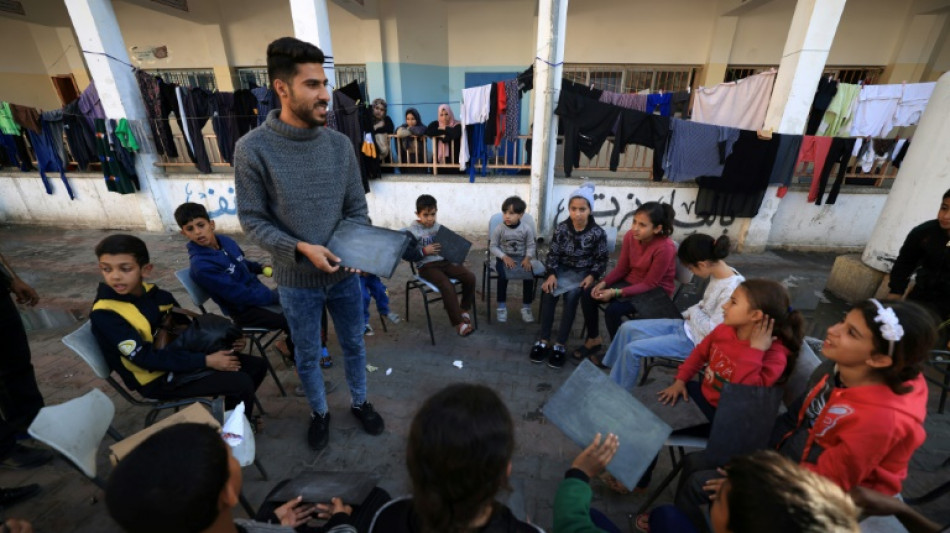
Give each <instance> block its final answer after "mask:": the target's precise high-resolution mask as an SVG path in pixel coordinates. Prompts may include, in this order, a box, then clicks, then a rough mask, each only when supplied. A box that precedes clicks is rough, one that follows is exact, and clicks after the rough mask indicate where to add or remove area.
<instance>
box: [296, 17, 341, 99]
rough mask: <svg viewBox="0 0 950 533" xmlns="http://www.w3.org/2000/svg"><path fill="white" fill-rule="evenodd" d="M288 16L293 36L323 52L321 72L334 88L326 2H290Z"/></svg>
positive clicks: (334, 79)
mask: <svg viewBox="0 0 950 533" xmlns="http://www.w3.org/2000/svg"><path fill="white" fill-rule="evenodd" d="M290 16H291V17H292V18H293V20H294V36H295V37H297V38H298V39H300V40H301V41H307V42H308V43H313V44H315V45H317V46H318V47H319V48H320V50H323V55H324V56H326V60H325V61H324V62H323V71H324V72H325V73H326V75H327V79H328V80H330V83H331V84H333V85H334V86H335V85H336V69H335V68H333V65H334V61H333V42H332V40H331V39H330V14H329V12H328V11H327V0H290Z"/></svg>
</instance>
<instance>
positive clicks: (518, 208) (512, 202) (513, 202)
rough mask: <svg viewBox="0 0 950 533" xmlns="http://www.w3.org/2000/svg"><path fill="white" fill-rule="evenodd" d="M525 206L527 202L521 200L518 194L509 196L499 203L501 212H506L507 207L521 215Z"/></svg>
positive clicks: (526, 206)
mask: <svg viewBox="0 0 950 533" xmlns="http://www.w3.org/2000/svg"><path fill="white" fill-rule="evenodd" d="M527 208H528V204H526V203H524V200H522V199H521V197H520V196H509V197H508V198H505V201H504V202H502V203H501V212H502V213H507V212H508V209H511V210H512V211H514V212H515V214H517V215H523V214H524V212H525V209H527Z"/></svg>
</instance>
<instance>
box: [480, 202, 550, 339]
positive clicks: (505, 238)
mask: <svg viewBox="0 0 950 533" xmlns="http://www.w3.org/2000/svg"><path fill="white" fill-rule="evenodd" d="M526 208H527V205H526V204H525V203H524V200H522V199H521V198H519V197H518V196H511V197H509V198H506V199H505V201H504V202H502V204H501V212H502V214H503V215H504V219H503V223H502V224H498V225H497V226H495V229H494V230H492V234H491V239H490V241H489V245H488V250H489V251H490V252H491V254H492V255H493V256H495V273H496V274H498V309H497V311H496V313H495V314H496V315H497V316H498V321H499V322H506V321H507V320H508V306H507V304H506V302H507V300H508V295H507V294H506V293H507V292H508V274H507V271H508V270H509V269H513V268H517V267H518V265H520V266H521V268H522V269H523V270H525V271H526V272H531V260H532V259H534V256H535V254H536V253H537V246H538V245H537V236H536V235H535V233H534V228H533V227H532V225H531V224H523V223H522V221H521V217H523V216H524V212H525V209H526ZM523 287H524V290H523V291H522V301H521V320H523V321H524V322H527V323H531V322H534V315H532V314H531V302H533V301H534V279H533V278H529V279H526V280H524V282H523Z"/></svg>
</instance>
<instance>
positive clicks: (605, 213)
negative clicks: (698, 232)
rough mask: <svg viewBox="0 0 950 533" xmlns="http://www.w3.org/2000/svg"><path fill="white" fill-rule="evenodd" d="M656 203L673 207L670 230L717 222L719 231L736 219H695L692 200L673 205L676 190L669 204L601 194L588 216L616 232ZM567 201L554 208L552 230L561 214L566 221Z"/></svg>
mask: <svg viewBox="0 0 950 533" xmlns="http://www.w3.org/2000/svg"><path fill="white" fill-rule="evenodd" d="M649 201H657V202H660V203H668V204H670V205H672V206H673V210H674V211H675V212H676V218H674V219H673V226H674V227H677V228H682V229H701V228H704V227H707V228H708V227H711V226H713V225H715V224H716V223H717V221H718V224H719V226H720V227H722V228H729V227H731V226H732V225H733V224H734V223H735V221H736V218H735V217H732V216H728V215H720V216H715V215H695V214H694V213H695V209H696V200H691V201H688V202H687V201H682V202H680V203H679V204H677V203H676V189H674V190H673V191H672V192H671V193H670V198H669V200H667V199H666V195H665V194H664V195H661V196H660V197H659V198H657V199H656V200H649V199H646V198H643V199H641V197H638V196H637V195H635V194H634V193H627V195H626V197H625V198H622V200H621V199H618V198H617V197H616V196H613V195H611V196H610V197H608V196H607V195H606V194H603V193H595V194H594V211H593V212H592V213H591V214H592V215H594V220H596V221H597V223H598V224H599V225H601V226H612V227H615V228H617V230H618V231H619V230H620V229H621V228H623V227H624V225H625V224H627V225H629V224H631V223H632V220H633V215H634V214H635V213H636V211H637V209H638V208H639V207H640V206H641V205H643V204H644V203H646V202H649ZM602 202H607V203H608V204H609V207H608V208H606V209H598V204H600V203H602ZM566 211H567V200H565V199H562V200H561V201H560V202H558V204H557V212H556V213H555V215H554V225H555V226H556V225H557V224H558V223H559V222H560V221H561V220H563V219H562V218H561V215H562V213H563V214H564V217H565V219H566V218H567V214H566Z"/></svg>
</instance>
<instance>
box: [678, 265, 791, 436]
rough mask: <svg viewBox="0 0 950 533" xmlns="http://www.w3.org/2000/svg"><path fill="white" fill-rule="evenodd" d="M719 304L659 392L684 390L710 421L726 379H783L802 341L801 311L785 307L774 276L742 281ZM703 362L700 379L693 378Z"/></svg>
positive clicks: (743, 382)
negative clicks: (711, 322) (717, 319)
mask: <svg viewBox="0 0 950 533" xmlns="http://www.w3.org/2000/svg"><path fill="white" fill-rule="evenodd" d="M722 309H723V321H722V324H720V325H719V326H717V327H716V329H714V330H712V332H711V333H710V334H709V335H707V336H706V338H704V339H703V341H702V342H700V343H699V344H698V345H697V346H696V348H695V349H693V352H692V353H691V354H689V357H688V358H687V359H686V362H684V363H683V364H682V365H680V367H679V371H678V372H677V373H676V381H674V382H673V384H672V385H670V386H669V387H667V388H665V389H663V390H662V391H660V392H659V398H660V401H661V402H662V403H664V404H675V403H676V400H677V398H680V397H682V398H684V399H685V398H686V397H687V394H688V395H689V398H691V399H692V400H693V401H695V402H696V404H697V405H698V406H699V408H700V409H702V411H703V413H705V414H706V417H707V418H709V419H710V422H711V421H712V415H713V414H714V413H715V410H716V407H717V406H718V405H719V395H720V394H721V393H722V388H723V386H725V384H726V383H736V384H740V385H759V386H765V387H769V386H772V385H774V384H776V383H778V382H780V380H781V381H784V379H785V378H786V377H787V376H788V374H789V373H791V371H792V369H793V368H794V367H795V360H796V359H797V358H798V350H799V347H800V346H801V345H802V335H803V333H802V331H803V323H804V321H803V319H802V314H801V313H799V312H798V311H795V310H793V309H792V308H791V307H789V298H788V291H786V290H785V287H783V286H782V285H781V284H779V283H777V282H775V281H771V280H765V279H750V280H746V281H744V282H742V284H741V285H739V287H738V288H736V290H735V292H733V293H732V297H730V298H729V300H728V301H727V302H726V303H725V304H724V305H723V306H722ZM703 365H706V370H705V372H704V373H703V380H702V384H700V383H697V382H695V381H692V380H691V378H692V377H693V376H695V375H696V373H697V372H699V371H700V370H701V369H702V367H703Z"/></svg>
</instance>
